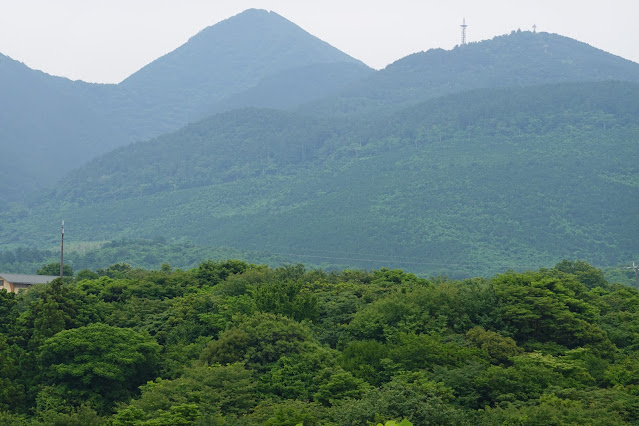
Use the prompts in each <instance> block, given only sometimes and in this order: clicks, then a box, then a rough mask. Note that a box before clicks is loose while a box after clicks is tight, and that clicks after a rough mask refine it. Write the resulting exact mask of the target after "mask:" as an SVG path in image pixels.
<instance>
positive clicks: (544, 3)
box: [0, 0, 639, 83]
mask: <svg viewBox="0 0 639 426" xmlns="http://www.w3.org/2000/svg"><path fill="white" fill-rule="evenodd" d="M249 8H258V9H266V10H271V11H274V12H276V13H278V14H280V15H282V16H283V17H285V18H287V19H288V20H290V21H292V22H294V23H296V24H297V25H299V26H300V27H302V28H303V29H305V30H306V31H308V32H309V33H311V34H313V35H314V36H316V37H318V38H320V39H322V40H324V41H326V42H328V43H329V44H331V45H332V46H334V47H336V48H338V49H340V50H342V51H343V52H345V53H347V54H349V55H351V56H353V57H355V58H357V59H359V60H361V61H363V62H364V63H366V64H367V65H369V66H371V67H373V68H376V69H381V68H384V67H385V66H386V65H388V64H390V63H392V62H394V61H396V60H398V59H401V58H402V57H404V56H407V55H409V54H411V53H415V52H420V51H426V50H428V49H431V48H443V49H451V48H453V47H454V46H455V45H457V44H459V43H460V39H461V29H460V24H461V23H462V20H463V19H464V18H465V19H466V23H467V24H468V28H467V41H468V42H475V41H481V40H486V39H490V38H493V37H494V36H497V35H502V34H507V33H510V32H511V31H513V30H517V29H521V30H532V26H533V25H537V31H545V32H551V33H558V34H561V35H564V36H568V37H571V38H575V39H577V40H580V41H583V42H586V43H588V44H591V45H593V46H595V47H597V48H599V49H602V50H605V51H607V52H610V53H613V54H615V55H618V56H622V57H624V58H626V59H630V60H632V61H634V62H639V37H637V31H639V28H637V21H638V20H639V16H638V15H639V13H637V12H639V0H607V1H600V0H597V1H595V0H552V1H550V0H535V1H530V0H456V1H443V0H436V1H435V0H385V1H380V0H322V1H315V0H313V1H310V0H262V1H256V0H55V1H53V0H0V53H2V54H4V55H7V56H10V57H11V58H13V59H16V60H18V61H20V62H23V63H25V64H26V65H28V66H29V67H31V68H34V69H38V70H42V71H45V72H47V73H49V74H52V75H59V76H64V77H67V78H70V79H72V80H84V81H90V82H99V83H118V82H120V81H122V80H123V79H125V78H126V77H127V76H129V75H130V74H132V73H134V72H135V71H137V70H138V69H140V68H141V67H143V66H144V65H146V64H148V63H149V62H152V61H153V60H155V59H157V58H158V57H160V56H162V55H164V54H166V53H168V52H170V51H172V50H174V49H176V48H177V47H179V46H180V45H182V44H184V43H185V42H186V41H187V40H188V39H189V38H190V37H191V36H193V35H195V34H197V33H198V32H199V31H200V30H202V29H204V28H206V27H208V26H210V25H213V24H215V23H217V22H219V21H221V20H224V19H226V18H229V17H231V16H233V15H236V14H238V13H240V12H242V11H243V10H246V9H249Z"/></svg>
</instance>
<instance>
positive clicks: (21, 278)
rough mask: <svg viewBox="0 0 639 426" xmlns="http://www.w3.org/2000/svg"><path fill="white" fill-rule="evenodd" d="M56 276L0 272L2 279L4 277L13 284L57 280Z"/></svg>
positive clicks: (43, 282) (42, 282)
mask: <svg viewBox="0 0 639 426" xmlns="http://www.w3.org/2000/svg"><path fill="white" fill-rule="evenodd" d="M56 278H59V277H56V276H53V275H23V274H2V273H0V279H3V280H5V281H7V282H10V283H12V284H29V285H31V284H46V283H50V282H51V281H53V280H55V279H56Z"/></svg>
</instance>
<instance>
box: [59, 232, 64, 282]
mask: <svg viewBox="0 0 639 426" xmlns="http://www.w3.org/2000/svg"><path fill="white" fill-rule="evenodd" d="M63 267H64V220H63V221H62V239H61V240H60V278H62V275H63V273H64V269H63Z"/></svg>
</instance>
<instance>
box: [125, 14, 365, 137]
mask: <svg viewBox="0 0 639 426" xmlns="http://www.w3.org/2000/svg"><path fill="white" fill-rule="evenodd" d="M317 64H322V65H326V64H352V65H357V66H358V69H359V70H360V71H361V72H363V73H365V72H366V71H367V70H370V69H369V68H368V67H366V66H365V65H364V64H362V63H361V62H360V61H357V60H355V59H353V58H351V57H350V56H348V55H346V54H345V53H343V52H340V51H339V50H337V49H335V48H334V47H332V46H330V45H329V44H328V43H325V42H323V41H321V40H319V39H318V38H316V37H314V36H312V35H310V34H309V33H307V32H306V31H304V30H303V29H301V28H300V27H298V26H297V25H295V24H293V23H292V22H290V21H288V20H286V19H285V18H283V17H282V16H280V15H278V14H276V13H274V12H268V11H265V10H257V9H250V10H247V11H245V12H243V13H241V14H239V15H236V16H234V17H232V18H229V19H227V20H225V21H222V22H220V23H218V24H216V25H213V26H211V27H208V28H206V29H204V30H202V31H201V32H200V33H198V34H197V35H195V36H194V37H192V38H191V39H190V40H189V41H188V42H187V43H186V44H184V45H183V46H180V47H179V48H177V49H176V50H174V51H173V52H171V53H169V54H167V55H165V56H163V57H161V58H159V59H157V60H155V61H153V62H152V63H151V64H149V65H147V66H145V67H144V68H142V69H141V70H139V71H138V72H136V73H135V74H133V75H131V76H130V77H128V78H127V79H126V80H124V81H123V82H122V83H120V86H122V87H123V88H125V89H127V90H129V91H130V92H131V93H132V94H133V96H134V98H135V99H136V100H137V102H139V103H140V105H143V106H145V107H148V106H151V105H153V106H154V108H156V109H161V110H164V113H163V114H162V117H158V116H154V117H153V118H154V119H155V121H154V123H155V124H156V125H157V126H160V125H161V124H162V123H165V122H166V121H167V120H168V121H169V123H175V122H179V123H180V124H185V123H187V122H190V121H193V120H194V119H196V118H202V116H203V114H205V113H207V112H209V110H210V109H211V108H212V107H213V106H214V105H215V104H217V103H218V102H219V101H222V100H223V99H225V98H228V97H229V96H230V95H233V94H238V93H243V92H245V91H246V90H248V89H250V88H252V87H255V86H257V85H258V84H259V83H260V82H262V81H263V80H264V79H265V78H269V77H272V76H275V75H277V74H279V73H281V72H283V71H286V70H292V69H299V68H301V67H310V66H312V65H317ZM338 78H339V77H338ZM281 89H283V93H287V92H288V90H287V88H285V87H281ZM174 128H175V127H174Z"/></svg>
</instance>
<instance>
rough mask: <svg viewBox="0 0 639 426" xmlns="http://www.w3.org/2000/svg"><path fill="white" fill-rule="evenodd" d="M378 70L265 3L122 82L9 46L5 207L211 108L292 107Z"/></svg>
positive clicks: (2, 80) (1, 194)
mask: <svg viewBox="0 0 639 426" xmlns="http://www.w3.org/2000/svg"><path fill="white" fill-rule="evenodd" d="M371 72H372V70H371V69H370V68H368V67H366V66H365V65H364V64H362V63H361V62H359V61H357V60H355V59H353V58H351V57H349V56H348V55H346V54H344V53H342V52H340V51H339V50H337V49H335V48H333V47H331V46H329V45H328V44H326V43H325V42H323V41H321V40H319V39H317V38H315V37H313V36H311V35H310V34H308V33H307V32H305V31H304V30H302V29H301V28H299V27H298V26H296V25H295V24H293V23H291V22H289V21H287V20H286V19H284V18H282V17H281V16H279V15H277V14H275V13H268V12H266V11H260V10H249V11H246V12H244V13H241V14H239V15H237V16H235V17H233V18H230V19H228V20H226V21H223V22H221V23H219V24H216V25H213V26H211V27H209V28H206V29H204V30H203V31H201V32H200V33H199V34H197V35H196V36H194V37H193V38H192V39H191V40H189V41H188V42H187V43H186V44H184V45H183V46H181V47H179V48H178V49H176V50H175V51H174V52H171V53H169V54H167V55H165V56H163V57H162V58H160V59H158V60H156V61H154V62H152V63H151V64H149V65H147V66H146V67H144V68H143V69H142V70H140V71H139V72H137V73H135V74H133V75H132V76H131V77H129V78H128V79H126V80H125V81H124V82H122V83H121V84H119V85H98V84H89V83H83V82H72V81H70V80H67V79H64V78H59V77H54V76H50V75H48V74H45V73H42V72H39V71H34V70H31V69H29V68H28V67H26V66H25V65H23V64H21V63H19V62H17V61H14V60H12V59H10V58H8V57H5V56H0V152H1V153H2V158H3V160H4V166H3V168H2V171H1V172H0V176H1V177H2V181H1V182H0V210H1V209H3V208H4V207H5V203H4V202H2V201H6V200H20V199H22V198H23V194H24V193H27V192H29V191H31V190H33V189H34V188H39V187H42V186H43V185H50V184H52V183H53V182H55V180H56V179H57V178H59V177H60V176H62V175H63V174H64V173H66V172H68V171H69V170H71V169H73V168H76V167H78V166H80V165H82V164H83V163H84V162H86V161H87V160H89V159H90V158H92V157H94V156H96V155H99V154H102V153H105V152H107V151H109V150H111V149H114V148H116V147H118V146H122V145H126V144H128V143H130V142H132V141H136V140H142V139H147V138H149V137H152V136H157V135H160V134H162V133H165V132H167V131H172V130H175V129H177V128H179V127H182V126H184V125H185V124H187V123H188V122H189V121H191V120H194V119H200V118H202V117H204V116H205V115H209V114H210V113H211V112H212V111H222V110H227V109H230V108H234V107H237V106H240V105H241V106H251V105H259V106H277V107H292V106H296V105H298V104H300V103H304V102H308V101H309V100H312V99H316V98H318V97H322V96H327V95H329V94H332V93H335V92H336V91H338V90H340V89H342V88H343V87H345V86H346V85H348V84H349V83H350V82H351V81H353V80H358V79H361V78H363V77H364V76H367V75H369V74H370V73H371ZM285 79H288V80H289V82H290V83H291V84H290V85H287V84H284V82H285V81H286V80H285ZM253 88H255V89H254V90H253V91H251V90H252V89H253ZM236 94H237V95H238V98H237V99H235V98H234V95H236ZM221 101H223V102H221Z"/></svg>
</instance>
